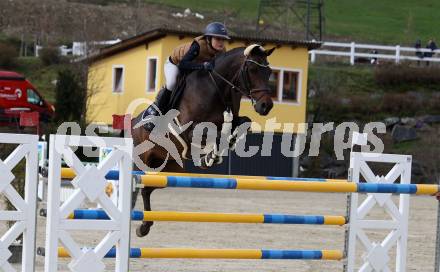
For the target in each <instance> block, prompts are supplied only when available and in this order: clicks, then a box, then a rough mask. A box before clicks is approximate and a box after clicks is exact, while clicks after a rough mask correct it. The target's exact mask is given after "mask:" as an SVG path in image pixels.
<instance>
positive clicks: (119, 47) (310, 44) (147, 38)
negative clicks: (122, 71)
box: [89, 27, 322, 61]
mask: <svg viewBox="0 0 440 272" xmlns="http://www.w3.org/2000/svg"><path fill="white" fill-rule="evenodd" d="M202 34H203V33H201V32H197V31H192V30H182V29H171V28H164V27H161V28H155V29H152V30H150V31H147V32H145V33H142V34H140V35H137V36H134V37H132V38H128V39H126V40H122V41H121V42H119V43H116V44H113V45H110V46H106V47H103V48H101V49H100V50H99V51H98V52H97V53H96V54H93V55H92V56H90V57H89V60H90V61H96V60H99V59H103V58H106V57H109V56H112V55H115V54H117V53H119V52H123V51H125V50H128V49H130V48H134V47H137V46H139V45H143V44H147V43H149V42H151V41H155V40H157V39H160V38H163V37H165V36H167V35H177V36H182V37H184V36H191V37H197V36H200V35H202ZM229 36H230V37H231V41H242V42H246V43H252V42H257V43H260V44H262V45H264V44H266V43H273V44H276V45H280V46H281V45H287V46H292V47H304V48H307V49H308V50H313V49H317V48H319V47H321V45H322V43H321V42H315V41H305V40H293V39H283V38H279V37H271V36H258V35H252V34H249V35H234V34H231V35H229Z"/></svg>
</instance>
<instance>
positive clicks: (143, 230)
mask: <svg viewBox="0 0 440 272" xmlns="http://www.w3.org/2000/svg"><path fill="white" fill-rule="evenodd" d="M162 171H163V172H184V169H183V168H182V167H180V165H179V164H178V163H177V162H175V161H169V162H168V163H167V165H166V166H165V168H164V169H163V170H162ZM154 189H156V188H153V187H144V188H142V191H141V194H142V201H143V203H144V211H151V193H152V192H153V191H154ZM151 226H153V221H144V222H142V224H141V225H140V226H139V227H137V228H136V235H137V236H138V237H144V236H146V235H147V234H148V233H149V232H150V228H151Z"/></svg>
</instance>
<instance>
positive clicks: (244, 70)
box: [209, 57, 270, 106]
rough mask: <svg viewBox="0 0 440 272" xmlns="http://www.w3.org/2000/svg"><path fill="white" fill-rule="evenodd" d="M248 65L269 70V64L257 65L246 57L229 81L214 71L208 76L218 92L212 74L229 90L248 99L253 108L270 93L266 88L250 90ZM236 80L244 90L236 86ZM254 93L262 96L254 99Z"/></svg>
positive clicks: (257, 63)
mask: <svg viewBox="0 0 440 272" xmlns="http://www.w3.org/2000/svg"><path fill="white" fill-rule="evenodd" d="M248 63H254V64H256V65H257V66H259V67H262V68H270V66H269V64H263V63H259V62H257V61H255V60H252V59H248V57H246V59H245V60H244V61H243V63H242V64H241V66H240V69H239V70H238V71H237V73H235V75H234V77H233V78H232V80H231V81H229V80H227V79H226V78H225V77H223V76H222V75H220V74H219V73H218V72H217V71H215V70H212V72H209V75H210V77H211V79H212V81H213V82H214V85H215V86H216V88H217V91H218V92H220V89H219V88H218V85H217V83H216V81H215V79H214V77H213V76H212V74H214V75H215V76H217V77H218V78H220V79H221V80H222V81H224V82H225V83H226V84H228V85H229V86H230V87H231V90H233V91H235V92H239V93H241V94H242V95H244V96H246V97H248V98H249V99H250V100H251V103H252V106H254V105H255V104H256V103H257V102H258V101H259V100H260V99H261V98H262V97H263V96H264V95H265V94H269V93H270V89H267V88H253V89H252V88H251V86H250V78H249V73H248V66H247V64H248ZM237 80H241V81H242V83H243V84H244V88H245V90H243V89H242V88H240V87H239V86H237V84H236V81H237ZM255 93H262V95H260V96H259V97H258V98H254V97H253V94H255ZM220 95H221V93H220ZM222 98H223V96H222ZM223 102H224V104H225V105H227V103H226V102H225V101H223Z"/></svg>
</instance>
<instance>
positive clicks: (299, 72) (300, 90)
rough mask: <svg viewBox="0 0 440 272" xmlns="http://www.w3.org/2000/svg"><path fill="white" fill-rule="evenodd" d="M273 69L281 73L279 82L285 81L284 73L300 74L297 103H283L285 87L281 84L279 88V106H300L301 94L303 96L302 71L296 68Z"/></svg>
mask: <svg viewBox="0 0 440 272" xmlns="http://www.w3.org/2000/svg"><path fill="white" fill-rule="evenodd" d="M272 69H275V70H278V71H280V74H279V82H283V81H284V72H295V73H298V82H297V84H298V85H297V86H296V88H297V96H296V97H297V98H296V101H288V100H287V101H283V86H282V84H279V86H278V90H277V91H278V103H279V104H288V105H296V106H299V105H300V104H301V94H302V88H301V87H302V69H296V68H281V67H272Z"/></svg>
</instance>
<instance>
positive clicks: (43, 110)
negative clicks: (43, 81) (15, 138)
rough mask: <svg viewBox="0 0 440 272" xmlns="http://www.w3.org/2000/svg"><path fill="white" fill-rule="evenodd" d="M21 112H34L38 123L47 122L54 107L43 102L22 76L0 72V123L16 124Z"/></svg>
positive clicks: (52, 113) (9, 72)
mask: <svg viewBox="0 0 440 272" xmlns="http://www.w3.org/2000/svg"><path fill="white" fill-rule="evenodd" d="M23 111H29V112H30V111H36V112H38V113H39V114H40V121H43V122H48V121H49V120H50V119H51V118H52V116H53V115H54V112H55V107H54V106H53V105H51V104H50V103H48V102H47V101H45V100H44V99H43V97H42V96H41V95H40V94H39V93H38V91H37V90H36V88H35V87H34V86H32V84H31V83H30V82H29V81H28V80H26V78H25V77H24V76H23V75H20V74H18V73H16V72H11V71H0V123H1V124H11V123H16V122H17V121H18V119H19V117H20V112H23Z"/></svg>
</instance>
